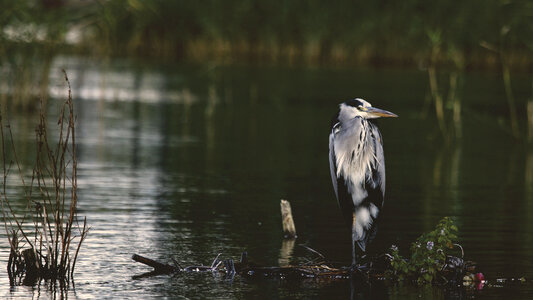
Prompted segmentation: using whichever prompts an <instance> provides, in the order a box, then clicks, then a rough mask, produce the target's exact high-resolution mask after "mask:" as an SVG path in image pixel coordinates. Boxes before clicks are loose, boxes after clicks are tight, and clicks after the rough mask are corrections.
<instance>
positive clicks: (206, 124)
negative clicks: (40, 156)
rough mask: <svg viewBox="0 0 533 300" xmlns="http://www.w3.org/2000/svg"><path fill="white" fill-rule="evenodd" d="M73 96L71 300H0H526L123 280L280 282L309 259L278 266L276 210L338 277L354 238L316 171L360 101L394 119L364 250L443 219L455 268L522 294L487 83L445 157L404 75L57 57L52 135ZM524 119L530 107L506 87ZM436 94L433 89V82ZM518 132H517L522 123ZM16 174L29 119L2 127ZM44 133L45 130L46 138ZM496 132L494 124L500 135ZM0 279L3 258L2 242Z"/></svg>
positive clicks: (498, 119)
mask: <svg viewBox="0 0 533 300" xmlns="http://www.w3.org/2000/svg"><path fill="white" fill-rule="evenodd" d="M60 66H61V67H65V68H66V69H67V72H68V73H69V76H70V78H71V82H72V88H73V93H74V99H75V105H76V113H77V115H78V129H77V141H78V161H79V171H78V173H79V178H78V186H79V199H80V200H79V214H80V215H82V216H86V217H87V220H88V223H89V225H90V226H91V230H90V233H89V236H88V238H87V240H86V241H85V242H84V244H83V246H82V249H81V253H80V256H79V258H78V262H77V265H76V273H75V285H74V286H71V287H70V288H69V289H68V290H67V291H61V290H58V291H56V292H53V291H52V290H51V289H50V288H47V287H46V284H44V283H43V284H41V285H40V286H36V287H24V286H17V287H10V286H9V281H8V278H7V274H6V273H5V268H4V267H2V268H1V269H0V270H1V271H0V295H1V296H2V297H5V298H17V299H18V298H40V299H46V298H60V297H62V296H64V297H68V298H71V299H87V298H155V297H170V298H248V297H250V298H251V297H254V298H256V297H260V298H267V299H271V298H306V299H307V298H325V297H335V298H340V297H342V298H348V297H350V296H352V297H359V298H361V297H362V298H391V299H403V298H413V297H423V298H428V297H434V298H461V297H472V296H473V297H483V298H493V299H498V298H501V297H502V296H504V295H505V296H508V295H511V296H513V297H515V298H527V297H528V296H530V295H531V294H532V293H533V287H532V286H531V284H529V283H526V284H521V285H512V286H510V285H505V286H504V287H501V288H497V287H488V288H485V289H483V290H482V291H473V290H458V291H457V290H453V291H449V290H445V289H442V288H432V287H424V288H416V287H412V286H407V285H406V286H404V285H390V284H387V283H383V284H381V283H378V284H376V285H373V286H371V287H369V286H365V285H361V284H359V283H351V282H348V281H326V282H325V281H313V280H310V281H301V282H288V281H283V280H281V281H280V280H263V281H250V280H245V279H242V278H238V277H237V278H235V279H234V280H233V281H229V280H227V279H225V278H223V277H221V276H213V275H211V274H183V275H176V276H157V277H150V278H142V279H133V278H132V276H135V275H140V274H142V273H144V272H148V271H150V268H148V267H146V266H144V265H141V264H138V263H135V262H134V261H132V260H131V255H132V254H134V253H137V254H140V255H144V256H148V257H151V258H154V259H157V260H161V261H166V262H170V261H171V259H172V258H174V259H176V260H177V261H178V262H179V263H180V264H181V265H182V266H187V265H195V264H210V263H211V261H212V260H213V259H214V257H215V256H216V255H217V254H218V253H222V255H221V257H222V258H234V259H238V258H239V256H240V254H241V252H242V251H248V253H249V257H250V259H251V260H252V261H254V262H256V263H258V264H262V265H277V264H278V263H279V262H280V261H282V260H286V259H289V260H290V261H293V262H297V261H298V260H299V259H301V258H302V257H305V256H307V255H309V253H308V252H306V250H305V249H303V248H302V247H296V248H295V249H294V252H293V253H292V255H291V256H289V257H288V258H287V257H286V255H284V254H283V253H282V251H281V248H282V233H281V228H280V227H281V220H280V215H279V200H280V199H282V198H283V199H288V200H290V201H291V204H292V207H293V213H294V218H295V222H296V227H297V230H298V235H299V238H298V240H297V243H303V244H306V245H308V246H310V247H312V248H314V249H316V250H318V251H320V252H321V253H322V254H324V255H325V256H326V257H327V258H329V259H330V260H332V261H335V262H340V263H344V264H345V265H347V264H349V262H350V237H349V232H348V229H347V228H345V226H344V224H343V221H342V219H341V215H340V211H339V209H338V207H337V204H336V201H335V199H334V194H333V190H332V188H331V181H330V178H329V166H328V159H327V151H328V145H327V143H328V140H327V136H328V134H329V126H330V121H331V118H332V116H333V115H334V113H335V110H336V106H337V104H338V103H339V102H341V101H343V100H345V99H347V98H350V97H354V96H360V97H365V98H366V99H367V100H369V101H370V102H371V103H373V104H374V105H375V106H377V107H380V108H384V109H387V110H390V111H392V112H394V113H396V114H398V115H399V116H400V118H398V119H387V120H381V122H380V125H379V126H380V129H381V132H382V134H383V138H384V142H385V156H386V163H387V195H386V203H385V210H384V212H383V215H382V216H383V217H382V220H383V222H382V225H381V227H380V230H379V233H378V239H377V240H376V241H375V243H374V244H373V248H374V251H376V252H378V251H385V249H386V248H387V247H389V246H390V245H391V244H396V245H398V246H399V247H400V249H407V248H408V247H409V243H410V242H411V241H413V239H415V238H416V237H417V236H418V235H420V234H421V233H422V232H425V231H428V230H431V229H432V228H433V227H434V226H435V225H436V223H437V221H438V220H440V219H441V218H442V217H444V216H454V217H455V219H456V221H457V225H458V227H459V229H460V232H459V239H460V243H461V244H462V245H463V247H464V249H465V252H466V258H467V259H471V260H475V261H476V262H478V264H479V268H480V269H481V270H482V271H483V273H485V276H486V277H487V278H488V279H489V280H491V279H492V280H494V279H496V278H512V277H526V278H533V276H532V275H533V271H532V270H533V255H532V253H533V239H532V238H531V237H532V236H533V204H532V203H533V174H532V172H533V151H532V150H531V148H530V147H529V148H528V146H527V145H525V144H524V143H522V142H520V141H518V140H515V139H513V138H512V137H511V135H510V134H509V130H508V129H506V128H507V127H505V125H504V124H505V122H506V120H507V111H506V103H505V98H504V95H505V94H504V91H503V87H502V83H501V80H500V78H499V77H498V75H497V74H488V75H487V74H475V73H473V74H463V75H461V77H460V82H461V88H460V89H459V90H458V95H459V97H460V98H461V99H462V101H463V107H462V108H463V114H462V117H463V118H462V128H463V138H461V139H459V140H458V141H456V142H453V143H452V144H451V145H446V144H445V143H444V142H442V138H441V136H440V135H441V133H440V131H439V129H438V124H437V122H436V120H435V119H434V118H433V111H432V110H430V109H428V108H427V105H426V103H425V100H424V99H425V95H426V94H427V89H428V87H427V81H426V74H425V73H424V72H423V71H417V70H414V71H406V70H358V71H353V70H338V69H337V70H331V69H295V68H293V69H285V68H273V67H238V66H234V67H222V66H211V65H201V66H190V65H180V66H157V65H149V66H146V65H141V66H139V65H136V64H133V63H130V62H116V63H112V64H110V65H100V64H98V63H96V62H94V61H89V62H86V61H84V60H79V59H72V58H58V59H57V60H56V62H55V63H54V68H52V69H53V73H52V76H51V80H50V82H52V83H53V85H52V86H51V87H50V92H51V94H52V96H54V98H52V99H50V100H49V101H48V104H47V105H48V111H49V115H50V119H51V120H54V115H55V114H56V112H55V111H56V110H57V109H56V108H57V106H58V104H59V101H60V100H58V99H62V97H63V96H64V94H65V91H66V90H65V88H64V84H63V82H62V80H61V75H60V73H59V72H56V70H57V67H60ZM515 79H516V80H515V81H514V82H515V92H516V94H515V96H516V98H517V99H519V107H523V100H522V102H520V101H521V100H520V99H526V98H527V97H529V96H530V95H529V92H530V90H529V88H530V87H529V86H528V84H530V82H529V81H528V78H527V77H526V76H520V75H517V76H516V77H515ZM444 80H445V78H444V77H443V82H444ZM520 117H521V119H520V122H521V126H522V128H523V127H524V122H525V115H524V112H523V110H522V111H521V112H520ZM10 119H11V123H12V127H13V130H14V132H15V133H16V136H17V146H19V145H20V146H19V147H21V148H19V149H21V150H20V153H19V156H21V157H22V158H23V159H22V160H23V161H25V165H26V168H27V166H29V165H30V164H31V162H32V157H33V156H32V145H31V142H32V137H33V130H34V127H35V125H34V123H32V122H34V121H33V120H34V117H32V115H19V114H15V115H12V116H11V118H10ZM50 123H53V121H50ZM502 124H503V125H502ZM0 238H1V239H0V249H1V250H0V262H1V264H5V263H6V261H7V258H8V245H7V241H6V239H5V234H4V233H2V234H1V236H0Z"/></svg>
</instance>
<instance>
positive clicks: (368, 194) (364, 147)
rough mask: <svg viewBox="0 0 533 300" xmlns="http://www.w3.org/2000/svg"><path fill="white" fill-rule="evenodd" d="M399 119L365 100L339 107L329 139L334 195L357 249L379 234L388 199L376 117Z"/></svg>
mask: <svg viewBox="0 0 533 300" xmlns="http://www.w3.org/2000/svg"><path fill="white" fill-rule="evenodd" d="M378 117H396V115H395V114H393V113H391V112H388V111H385V110H381V109H377V108H373V107H372V106H371V105H370V103H368V102H366V101H365V100H363V99H359V98H357V99H352V100H348V101H346V102H343V103H341V104H340V105H339V113H338V114H337V116H336V118H335V120H334V122H333V127H332V131H331V133H330V136H329V163H330V172H331V179H332V183H333V188H334V190H335V196H336V197H337V200H338V203H339V206H340V208H341V210H342V213H343V216H344V218H345V219H346V221H347V222H348V223H349V224H350V225H351V229H352V247H353V248H352V258H353V262H352V263H353V264H354V265H355V246H354V244H355V243H357V244H358V245H359V247H360V248H361V249H362V250H363V251H365V250H366V246H367V244H368V243H369V242H370V241H371V240H372V239H373V238H374V236H375V233H376V229H377V227H376V221H377V219H378V217H379V212H380V210H381V207H382V206H383V200H384V196H385V157H384V154H383V143H382V138H381V133H380V132H379V129H378V127H377V126H376V124H375V120H374V119H375V118H378Z"/></svg>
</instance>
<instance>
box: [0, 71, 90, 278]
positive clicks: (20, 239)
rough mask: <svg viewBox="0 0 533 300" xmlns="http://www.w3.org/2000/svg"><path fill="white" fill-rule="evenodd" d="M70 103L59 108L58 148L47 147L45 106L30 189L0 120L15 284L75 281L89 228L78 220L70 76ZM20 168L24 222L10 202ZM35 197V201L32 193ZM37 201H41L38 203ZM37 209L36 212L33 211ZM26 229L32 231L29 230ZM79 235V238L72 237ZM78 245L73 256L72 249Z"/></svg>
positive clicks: (3, 201)
mask: <svg viewBox="0 0 533 300" xmlns="http://www.w3.org/2000/svg"><path fill="white" fill-rule="evenodd" d="M63 73H64V75H65V81H66V83H67V85H68V98H67V100H66V101H65V102H64V103H63V105H62V106H61V108H60V113H59V120H58V122H57V126H58V138H57V143H56V144H55V147H52V146H51V145H50V143H49V136H48V131H47V126H46V116H45V112H44V111H45V110H44V107H43V104H42V102H41V110H40V115H39V124H38V125H37V129H36V150H37V155H36V163H35V167H34V169H33V174H32V177H31V184H30V185H29V186H27V185H26V182H25V180H24V175H23V172H22V168H21V167H20V164H19V160H18V158H17V156H16V151H15V147H14V143H13V136H12V134H11V130H10V129H9V125H8V126H6V128H8V133H9V138H10V140H9V141H6V138H5V137H6V135H5V133H4V124H3V123H2V118H1V114H0V135H1V146H2V159H3V160H2V162H3V163H2V166H3V171H4V172H3V175H4V180H3V186H2V189H1V191H2V192H1V195H0V196H1V197H0V198H1V205H2V216H3V219H4V227H5V230H6V233H7V238H8V241H9V244H10V246H11V254H10V257H9V263H8V271H9V272H8V273H9V276H10V282H11V283H12V284H18V283H20V280H21V279H22V277H25V279H24V282H23V283H25V284H32V283H34V282H35V281H36V280H37V279H38V278H45V279H52V280H60V281H61V282H65V281H66V282H67V283H68V282H70V280H71V279H72V278H73V274H74V267H75V265H76V259H77V257H78V254H79V250H80V247H81V244H82V242H83V241H84V240H85V238H86V236H87V232H88V230H89V228H88V227H87V221H86V219H84V221H83V225H80V224H79V222H78V216H77V209H76V208H77V200H78V199H77V189H78V186H77V156H76V138H75V116H74V105H73V101H72V93H71V87H70V82H69V80H68V77H67V74H66V72H65V71H64V70H63ZM6 143H9V144H10V145H11V149H10V150H11V152H12V155H13V159H12V161H11V163H10V164H9V165H8V164H7V163H6V161H7V159H8V157H7V156H6ZM13 163H14V164H16V166H17V168H18V173H19V175H20V179H21V181H22V186H23V190H24V196H25V198H26V201H27V207H26V208H27V209H26V211H25V214H24V215H23V217H20V216H18V215H17V214H16V212H15V211H14V209H13V207H12V206H11V205H10V202H9V200H8V196H7V190H6V186H7V177H8V175H9V171H10V169H11V166H12V164H13ZM34 191H35V192H36V194H37V195H33V192H34ZM36 199H38V200H36ZM32 208H34V210H33V209H32ZM28 216H32V217H33V218H32V221H33V226H32V227H28V226H27V223H29V221H28V219H29V218H27V217H28ZM28 228H32V229H31V230H30V229H28ZM73 230H77V232H76V233H75V232H73ZM76 239H77V246H76V250H75V252H74V255H71V253H70V250H71V244H72V242H73V241H74V240H76ZM17 279H18V281H17Z"/></svg>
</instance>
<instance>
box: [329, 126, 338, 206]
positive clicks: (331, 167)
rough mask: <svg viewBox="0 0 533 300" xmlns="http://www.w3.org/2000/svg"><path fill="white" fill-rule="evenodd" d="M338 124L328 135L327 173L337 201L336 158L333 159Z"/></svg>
mask: <svg viewBox="0 0 533 300" xmlns="http://www.w3.org/2000/svg"><path fill="white" fill-rule="evenodd" d="M339 126H340V123H337V124H335V125H334V126H333V128H332V129H331V133H330V134H329V171H330V174H331V181H332V183H333V189H334V190H335V197H337V199H339V189H338V187H337V158H336V157H335V134H336V131H337V130H338V127H339Z"/></svg>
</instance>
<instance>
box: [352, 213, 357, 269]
mask: <svg viewBox="0 0 533 300" xmlns="http://www.w3.org/2000/svg"><path fill="white" fill-rule="evenodd" d="M355 239H356V236H355V212H353V213H352V270H355V267H356V262H355V250H356V246H355Z"/></svg>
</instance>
